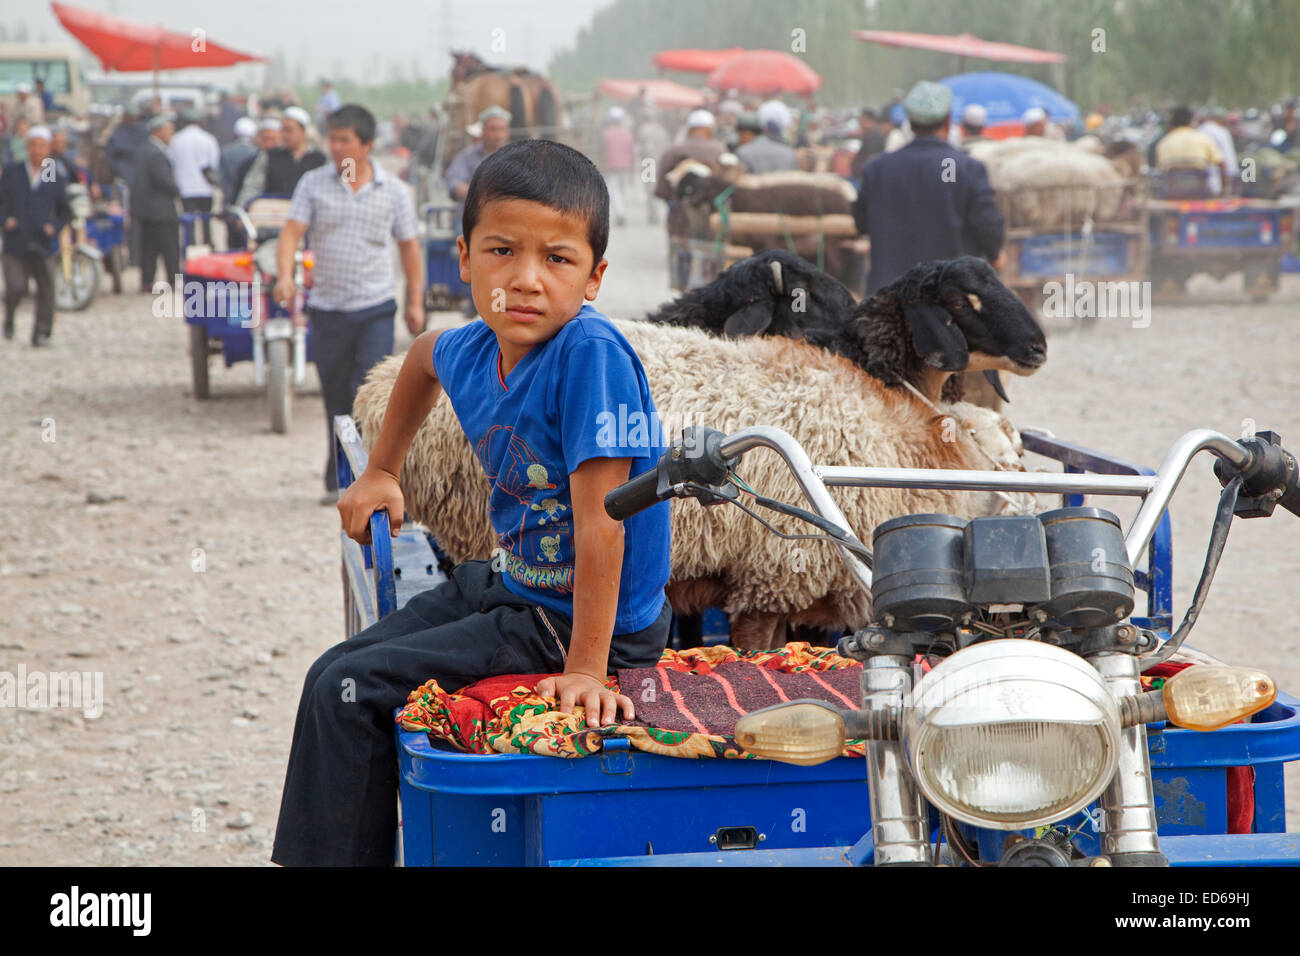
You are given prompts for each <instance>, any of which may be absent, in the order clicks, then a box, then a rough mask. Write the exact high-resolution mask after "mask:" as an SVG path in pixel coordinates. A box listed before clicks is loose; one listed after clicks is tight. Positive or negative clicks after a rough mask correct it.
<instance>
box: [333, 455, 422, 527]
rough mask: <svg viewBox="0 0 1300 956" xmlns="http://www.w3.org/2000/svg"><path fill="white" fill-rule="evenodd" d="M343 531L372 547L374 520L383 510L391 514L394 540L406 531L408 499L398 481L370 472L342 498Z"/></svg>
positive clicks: (376, 469) (378, 472) (344, 493)
mask: <svg viewBox="0 0 1300 956" xmlns="http://www.w3.org/2000/svg"><path fill="white" fill-rule="evenodd" d="M338 509H339V517H341V518H342V519H343V531H344V532H345V533H346V534H347V536H348V537H349V538H351V539H352V540H353V541H356V542H357V543H359V544H370V543H371V541H370V516H371V515H372V514H374V513H375V512H376V511H379V510H380V509H384V510H386V511H387V512H388V526H389V530H390V531H391V533H392V536H393V537H394V538H396V537H397V533H398V532H399V531H401V530H402V517H403V515H405V513H406V504H405V499H403V497H402V488H401V486H400V485H399V484H398V483H397V478H396V477H394V476H393V475H391V474H389V473H388V472H386V471H383V470H382V469H379V468H367V469H366V470H365V471H364V472H362V474H361V477H360V478H358V479H357V480H356V481H355V482H353V483H352V485H351V487H349V488H348V490H347V491H345V492H343V495H342V496H341V497H340V498H339V504H338Z"/></svg>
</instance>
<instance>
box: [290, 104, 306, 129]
mask: <svg viewBox="0 0 1300 956" xmlns="http://www.w3.org/2000/svg"><path fill="white" fill-rule="evenodd" d="M284 118H285V119H291V120H293V121H294V122H295V123H297V124H298V125H299V126H301V127H302V128H303V129H311V117H310V116H308V115H307V111H306V110H305V109H303V108H302V107H301V106H288V107H285V110H284Z"/></svg>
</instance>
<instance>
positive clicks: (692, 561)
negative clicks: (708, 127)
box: [353, 322, 1014, 648]
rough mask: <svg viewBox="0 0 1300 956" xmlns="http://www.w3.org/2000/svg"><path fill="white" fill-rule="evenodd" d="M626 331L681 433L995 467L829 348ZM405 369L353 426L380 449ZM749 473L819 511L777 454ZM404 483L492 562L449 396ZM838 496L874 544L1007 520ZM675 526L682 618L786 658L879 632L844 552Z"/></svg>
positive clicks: (883, 493)
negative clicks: (725, 622) (931, 529)
mask: <svg viewBox="0 0 1300 956" xmlns="http://www.w3.org/2000/svg"><path fill="white" fill-rule="evenodd" d="M615 324H616V326H617V327H618V329H619V331H620V332H621V333H622V334H623V335H624V336H625V337H626V338H627V340H628V342H629V343H630V344H631V345H632V347H633V348H634V350H635V351H636V353H637V355H638V356H640V358H641V361H642V363H643V365H644V366H645V371H646V377H647V380H648V381H649V383H650V390H651V393H652V395H653V397H654V401H655V405H656V408H657V411H658V414H659V418H660V421H661V422H662V423H663V427H664V432H665V434H666V435H676V434H677V433H678V432H679V431H680V429H681V428H682V427H684V426H686V425H692V424H698V425H710V426H712V427H714V428H719V429H722V430H723V431H725V432H728V433H730V432H734V431H737V430H739V429H741V428H745V427H748V426H751V425H772V426H775V427H777V428H782V429H784V430H785V431H787V432H789V433H790V434H791V435H793V436H794V437H795V439H796V440H797V441H798V442H799V443H800V444H801V445H802V446H803V448H804V449H805V451H807V453H808V455H809V457H810V458H811V459H812V461H813V462H814V463H816V464H824V465H859V466H865V465H877V466H893V467H906V468H961V469H987V468H989V467H990V463H989V460H988V458H987V456H986V455H985V453H984V452H982V451H981V450H980V448H978V447H976V445H975V443H974V442H973V441H972V440H971V439H970V438H969V437H968V436H967V435H966V434H965V432H964V430H963V429H960V428H954V427H953V423H952V421H951V420H949V417H948V416H949V414H952V415H953V416H954V417H960V416H961V412H960V411H954V412H952V413H946V412H945V410H943V409H941V410H940V411H939V412H936V411H935V410H934V409H933V408H932V407H931V406H930V405H929V404H927V403H926V402H923V401H922V400H920V399H919V398H917V397H916V396H915V395H913V394H912V393H911V392H909V391H907V390H904V389H893V388H888V387H886V386H884V385H883V384H882V383H881V382H880V381H879V380H878V379H875V378H872V377H871V376H869V375H867V374H865V373H864V372H863V371H862V369H860V368H858V367H857V366H855V365H853V364H852V363H851V362H849V361H848V360H847V359H844V358H841V357H839V356H836V355H833V354H832V353H830V352H829V351H827V350H825V349H821V348H816V347H813V346H810V345H807V344H805V343H801V342H796V341H792V340H790V339H785V338H749V339H738V340H726V339H720V338H716V337H713V336H709V335H707V334H706V333H704V332H702V331H700V330H696V329H675V328H669V327H664V326H660V325H653V324H651V323H648V322H618V323H615ZM401 362H402V357H401V356H395V357H393V358H389V359H386V360H385V361H384V362H382V363H380V364H379V365H377V366H375V368H373V369H372V370H371V372H370V374H369V375H368V376H367V379H366V382H365V384H364V385H363V386H362V387H361V390H360V391H359V392H358V393H357V398H356V403H355V405H354V406H353V415H354V416H355V418H356V420H357V424H358V426H359V427H360V429H361V433H362V435H363V436H364V441H365V443H366V445H367V447H369V445H370V443H372V442H373V441H374V438H375V437H376V436H377V435H378V434H379V429H380V426H381V424H382V421H383V416H384V410H385V408H386V407H387V404H388V396H389V393H390V392H391V390H392V386H393V382H394V381H395V380H396V377H397V372H398V369H399V368H400V366H401ZM976 411H980V412H983V413H984V414H986V415H990V416H992V415H994V413H992V412H987V411H986V410H976ZM993 431H994V432H996V431H997V428H996V426H995V427H994V429H993ZM1010 434H1011V435H1012V436H1014V432H1013V431H1012V432H1010ZM740 474H741V475H742V477H744V479H745V480H746V481H747V482H748V483H749V484H750V485H751V486H752V487H753V488H754V489H755V490H756V491H758V492H759V493H760V494H766V495H769V496H771V497H774V498H778V499H781V500H783V501H788V502H791V503H794V504H799V503H802V502H803V497H802V493H801V492H800V491H799V488H798V485H797V484H796V483H795V481H794V478H793V477H792V476H791V474H790V472H789V470H788V469H787V468H786V466H785V465H784V463H783V462H782V460H781V459H780V458H779V457H778V456H777V455H776V454H775V453H774V452H770V451H768V450H766V449H758V450H755V451H753V452H751V453H749V454H748V455H747V456H746V457H745V460H744V462H743V463H742V467H741V468H740ZM400 480H401V486H402V490H403V492H404V494H405V498H406V509H407V511H408V512H410V514H411V515H412V516H413V517H414V518H415V519H416V520H417V521H419V522H421V523H422V524H423V525H424V526H425V527H426V528H427V529H428V530H429V531H430V532H431V533H432V534H433V535H434V537H435V538H436V539H437V540H438V542H439V544H440V545H441V546H442V548H443V550H444V551H445V552H446V553H447V554H448V556H449V557H451V559H452V560H453V561H463V560H466V559H469V558H486V557H487V556H488V555H489V554H491V553H492V550H493V549H494V547H495V546H496V543H497V536H496V534H495V533H494V531H493V530H492V528H491V526H490V524H489V521H488V495H489V485H488V481H487V478H486V477H485V475H484V473H483V469H482V467H481V466H480V464H479V462H478V459H477V458H476V457H475V456H474V454H473V451H472V450H471V448H470V445H469V442H468V441H467V440H466V439H465V437H464V433H463V432H462V430H461V428H460V425H459V423H458V422H457V420H456V417H455V414H454V413H453V411H452V409H451V405H450V402H449V401H448V400H447V398H446V396H445V395H443V396H442V397H441V398H440V399H439V401H438V403H437V404H436V405H435V407H434V409H433V411H432V412H431V413H430V415H429V417H428V418H427V419H426V420H425V422H424V423H423V425H422V426H421V427H420V430H419V432H418V433H417V434H416V436H415V439H414V441H413V442H412V444H411V447H410V451H409V452H408V454H407V457H406V461H405V464H404V465H403V468H402V474H401V476H400ZM831 494H832V496H833V497H834V498H835V500H836V502H837V503H838V504H839V506H840V508H841V509H842V510H843V512H844V514H845V517H846V518H847V519H848V521H849V524H850V526H851V527H852V528H853V529H854V531H855V532H856V533H857V534H858V535H859V537H861V538H863V539H864V540H869V539H870V534H871V531H872V529H874V528H875V526H876V525H877V524H879V523H880V522H882V521H885V520H886V519H888V518H891V517H895V516H897V515H902V514H910V513H916V512H944V513H951V514H958V515H965V516H973V515H977V514H989V513H994V512H996V511H998V510H999V506H1000V501H999V500H998V499H997V498H996V497H995V496H994V495H991V494H987V493H982V492H977V493H971V492H944V491H912V490H901V489H870V490H867V489H851V488H836V489H831ZM671 516H672V555H671V568H672V571H671V579H670V582H669V588H668V596H669V600H670V601H671V602H672V606H673V608H674V610H675V611H677V612H678V613H681V614H693V613H698V612H700V611H702V610H703V609H705V608H708V607H721V608H723V609H724V610H725V611H726V612H727V613H728V615H729V617H730V619H731V625H732V643H733V644H735V645H736V646H738V647H746V648H764V647H770V646H775V645H777V644H780V643H782V642H783V641H784V640H785V639H786V627H787V625H789V626H801V625H802V626H808V627H813V628H825V629H831V630H835V629H840V628H853V627H857V626H860V625H862V624H863V623H865V622H866V621H867V620H868V617H869V614H870V607H869V604H870V600H869V597H868V596H867V595H866V594H863V593H862V592H861V591H860V589H858V588H857V587H856V586H855V584H854V583H853V580H852V579H851V578H850V576H849V574H848V571H847V569H846V568H845V567H844V565H843V562H842V559H841V557H840V555H839V553H838V551H837V550H836V549H835V548H834V547H833V546H832V545H829V544H826V543H825V542H819V541H794V542H791V541H786V540H783V539H781V538H778V537H777V536H776V535H773V534H772V533H771V532H769V531H767V530H766V529H764V528H763V527H762V526H761V525H760V524H759V523H758V522H756V521H754V520H753V519H752V518H750V517H748V516H746V515H745V514H743V513H742V512H741V511H740V510H739V509H737V508H735V507H734V506H731V505H723V506H718V507H712V508H704V507H702V506H701V505H700V504H699V503H698V502H694V501H674V502H673V503H672V504H671ZM768 517H769V520H771V521H772V522H773V524H774V525H776V526H777V527H779V528H781V530H783V531H785V532H806V531H807V528H806V526H802V525H801V524H800V523H799V522H797V521H794V520H793V519H785V518H783V517H782V516H780V515H771V516H768Z"/></svg>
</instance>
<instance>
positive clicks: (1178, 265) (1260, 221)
mask: <svg viewBox="0 0 1300 956" xmlns="http://www.w3.org/2000/svg"><path fill="white" fill-rule="evenodd" d="M1295 211H1296V207H1295V206H1294V205H1291V204H1289V203H1286V202H1284V201H1281V200H1272V199H1242V198H1237V197H1225V198H1222V199H1185V200H1177V199H1153V200H1151V201H1150V202H1149V203H1148V222H1149V230H1150V233H1149V234H1150V239H1151V281H1152V283H1153V286H1154V288H1155V291H1156V292H1159V293H1162V294H1166V295H1169V294H1178V293H1182V292H1185V291H1186V289H1187V280H1188V279H1190V278H1191V277H1192V276H1194V275H1197V274H1198V273H1205V274H1208V275H1211V276H1213V277H1214V278H1216V279H1224V278H1226V277H1228V276H1229V275H1232V274H1233V273H1235V272H1240V273H1241V274H1242V281H1243V285H1244V288H1245V292H1246V295H1247V296H1249V297H1250V299H1251V301H1252V302H1263V301H1265V300H1267V299H1268V297H1269V296H1271V295H1272V294H1273V293H1274V292H1276V291H1277V289H1278V283H1279V279H1280V276H1281V272H1282V262H1283V259H1284V258H1285V257H1286V255H1287V253H1289V252H1291V251H1292V250H1293V249H1294V248H1295V228H1296V216H1295Z"/></svg>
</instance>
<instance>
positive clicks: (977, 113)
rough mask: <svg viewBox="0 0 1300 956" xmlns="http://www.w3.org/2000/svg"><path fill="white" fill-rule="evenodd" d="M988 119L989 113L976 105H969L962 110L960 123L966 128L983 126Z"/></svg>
mask: <svg viewBox="0 0 1300 956" xmlns="http://www.w3.org/2000/svg"><path fill="white" fill-rule="evenodd" d="M988 119H989V111H988V110H986V109H985V108H984V107H982V106H980V105H979V104H978V103H971V104H970V105H969V106H967V107H966V109H964V110H962V114H961V121H962V122H963V123H964V124H966V125H967V126H983V125H984V124H985V123H987V122H988Z"/></svg>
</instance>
